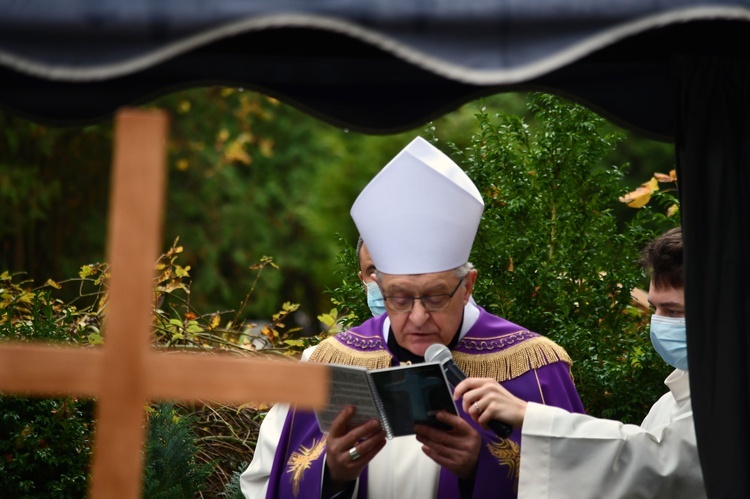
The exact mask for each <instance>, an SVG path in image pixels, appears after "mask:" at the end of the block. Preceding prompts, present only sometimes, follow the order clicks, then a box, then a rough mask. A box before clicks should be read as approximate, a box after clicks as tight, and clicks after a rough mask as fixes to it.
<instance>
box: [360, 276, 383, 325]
mask: <svg viewBox="0 0 750 499" xmlns="http://www.w3.org/2000/svg"><path fill="white" fill-rule="evenodd" d="M365 286H366V287H367V306H368V307H370V312H372V316H373V317H377V316H378V315H383V314H384V313H385V300H384V299H383V295H382V294H381V293H380V287H378V283H377V282H375V281H372V282H368V283H367V284H365Z"/></svg>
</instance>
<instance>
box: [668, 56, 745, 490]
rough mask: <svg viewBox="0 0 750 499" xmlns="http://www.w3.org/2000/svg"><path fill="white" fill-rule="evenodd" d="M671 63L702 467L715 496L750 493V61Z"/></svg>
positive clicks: (706, 59)
mask: <svg viewBox="0 0 750 499" xmlns="http://www.w3.org/2000/svg"><path fill="white" fill-rule="evenodd" d="M675 71H676V73H677V77H678V78H677V86H678V91H677V92H678V94H679V97H680V100H681V102H680V105H679V106H678V109H679V112H678V114H679V118H678V120H679V130H680V133H679V134H678V136H677V144H676V145H677V165H678V169H679V171H678V178H679V179H680V184H681V189H680V190H681V193H680V194H681V206H682V208H681V209H682V211H683V214H682V216H683V237H684V243H685V311H686V321H687V327H688V330H687V332H688V365H689V366H690V385H691V392H692V403H693V408H694V411H695V426H696V436H697V438H698V446H699V452H700V454H701V465H702V468H703V474H704V479H705V481H706V490H707V491H709V492H710V494H711V495H710V496H709V497H717V498H718V497H750V476H748V473H747V470H748V464H750V447H749V446H748V443H750V428H748V422H750V397H749V396H748V393H749V392H750V342H749V341H748V339H750V335H749V334H748V333H750V154H749V153H750V63H748V62H747V61H736V60H727V59H724V58H718V57H693V58H680V59H679V60H678V61H677V62H676V64H675ZM696 374H698V375H697V376H696ZM739 491H742V492H739Z"/></svg>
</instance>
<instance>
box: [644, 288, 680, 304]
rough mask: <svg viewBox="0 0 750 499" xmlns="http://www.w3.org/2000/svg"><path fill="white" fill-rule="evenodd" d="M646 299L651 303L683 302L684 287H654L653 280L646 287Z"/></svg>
mask: <svg viewBox="0 0 750 499" xmlns="http://www.w3.org/2000/svg"><path fill="white" fill-rule="evenodd" d="M648 301H649V303H651V304H652V305H663V304H681V305H683V306H684V304H685V289H684V288H673V287H671V286H670V287H664V286H662V287H656V286H654V284H653V282H652V283H651V286H649V289H648Z"/></svg>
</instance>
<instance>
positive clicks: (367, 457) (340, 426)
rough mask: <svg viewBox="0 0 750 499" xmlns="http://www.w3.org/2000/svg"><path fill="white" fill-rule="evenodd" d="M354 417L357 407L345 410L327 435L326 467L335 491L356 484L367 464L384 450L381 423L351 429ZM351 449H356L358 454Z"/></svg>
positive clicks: (374, 421) (375, 421) (376, 422)
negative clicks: (351, 421) (350, 423)
mask: <svg viewBox="0 0 750 499" xmlns="http://www.w3.org/2000/svg"><path fill="white" fill-rule="evenodd" d="M353 415H354V407H352V406H347V407H345V408H344V409H342V410H341V412H340V413H339V414H338V416H336V419H334V420H333V423H332V424H331V429H330V431H329V432H328V439H327V441H326V467H327V468H328V476H329V477H330V478H331V486H332V490H334V491H338V490H342V489H344V488H345V487H346V484H347V483H348V482H351V481H353V480H356V479H357V478H358V477H359V475H360V473H362V470H363V469H365V466H367V463H369V462H370V461H371V460H372V458H374V457H375V455H377V453H378V452H380V449H382V448H383V447H384V446H385V442H386V440H385V436H386V433H385V430H383V429H382V428H381V427H380V422H379V421H377V420H372V421H368V422H367V423H365V424H363V425H361V426H357V427H356V428H351V429H350V428H349V421H350V420H351V418H352V416H353ZM351 449H356V452H355V451H352V450H351ZM352 454H354V457H355V458H356V459H353V458H352ZM357 455H358V456H359V457H357Z"/></svg>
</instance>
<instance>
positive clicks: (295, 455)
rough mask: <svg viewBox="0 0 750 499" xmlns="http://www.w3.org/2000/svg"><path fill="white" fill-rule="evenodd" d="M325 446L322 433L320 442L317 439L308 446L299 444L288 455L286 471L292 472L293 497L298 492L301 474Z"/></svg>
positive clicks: (324, 437) (321, 452)
mask: <svg viewBox="0 0 750 499" xmlns="http://www.w3.org/2000/svg"><path fill="white" fill-rule="evenodd" d="M325 448H326V435H323V438H322V439H321V440H320V442H318V441H317V440H313V442H312V445H311V446H310V447H305V446H304V445H300V447H299V451H298V452H292V455H291V456H289V460H288V461H287V463H286V465H287V467H288V468H289V469H287V470H286V472H287V473H291V474H292V492H293V493H294V496H295V497H297V494H299V486H300V482H301V481H302V475H304V473H305V471H307V470H308V469H309V468H310V466H311V465H312V463H313V461H315V460H316V459H318V458H319V457H320V456H321V454H323V451H324V450H325Z"/></svg>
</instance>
